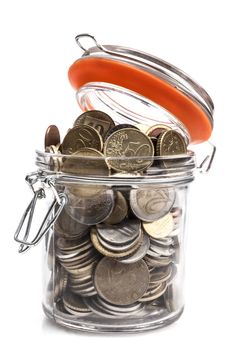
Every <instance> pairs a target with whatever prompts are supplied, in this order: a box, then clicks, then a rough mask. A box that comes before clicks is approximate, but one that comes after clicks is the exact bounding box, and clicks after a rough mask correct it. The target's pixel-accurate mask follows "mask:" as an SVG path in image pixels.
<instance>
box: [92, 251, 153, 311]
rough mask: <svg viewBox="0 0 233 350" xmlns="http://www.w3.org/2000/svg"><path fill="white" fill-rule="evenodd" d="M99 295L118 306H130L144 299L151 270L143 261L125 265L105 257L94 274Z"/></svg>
mask: <svg viewBox="0 0 233 350" xmlns="http://www.w3.org/2000/svg"><path fill="white" fill-rule="evenodd" d="M94 284H95V287H96V290H97V292H98V294H99V295H100V296H101V297H102V298H103V299H105V300H106V301H108V302H110V303H111V304H116V305H129V304H133V303H134V302H136V301H137V300H138V299H140V298H141V297H142V295H143V294H144V293H145V291H146V290H147V288H148V285H149V270H148V267H147V266H146V264H145V262H144V261H143V260H140V261H137V262H136V263H132V264H123V263H121V262H119V261H117V260H114V259H111V258H108V257H104V258H103V259H101V260H100V262H99V263H98V265H97V267H96V269H95V273H94Z"/></svg>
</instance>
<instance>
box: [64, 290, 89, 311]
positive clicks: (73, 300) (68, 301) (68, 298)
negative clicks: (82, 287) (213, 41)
mask: <svg viewBox="0 0 233 350" xmlns="http://www.w3.org/2000/svg"><path fill="white" fill-rule="evenodd" d="M63 304H64V307H65V309H66V310H67V311H68V312H69V313H71V314H73V315H75V316H84V315H88V314H90V312H91V310H90V309H89V308H88V307H87V306H86V304H85V303H84V301H83V298H81V297H80V296H77V295H75V294H73V293H71V292H67V293H65V294H64V295H63Z"/></svg>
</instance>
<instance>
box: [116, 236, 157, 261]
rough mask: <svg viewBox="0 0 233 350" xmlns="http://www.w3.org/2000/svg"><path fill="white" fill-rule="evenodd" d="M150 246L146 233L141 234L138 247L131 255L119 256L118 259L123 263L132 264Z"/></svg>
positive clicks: (144, 253)
mask: <svg viewBox="0 0 233 350" xmlns="http://www.w3.org/2000/svg"><path fill="white" fill-rule="evenodd" d="M149 246H150V239H149V237H148V236H147V235H145V234H144V235H143V240H142V243H141V245H140V246H139V248H138V249H137V250H136V251H135V252H134V253H133V254H131V255H129V256H126V257H124V258H119V259H118V260H119V261H121V262H122V263H124V264H132V263H135V262H136V261H139V260H141V259H142V258H143V257H144V256H145V255H146V253H147V251H148V249H149Z"/></svg>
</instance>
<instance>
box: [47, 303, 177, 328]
mask: <svg viewBox="0 0 233 350" xmlns="http://www.w3.org/2000/svg"><path fill="white" fill-rule="evenodd" d="M43 310H44V313H45V315H46V316H47V317H48V318H49V319H51V320H53V321H54V322H55V323H56V324H58V325H60V326H63V327H66V328H70V329H73V330H77V331H84V332H91V333H138V332H144V331H149V330H154V329H158V328H162V327H166V326H168V325H170V324H171V323H173V322H175V321H177V320H178V319H179V318H180V316H181V315H182V313H183V311H184V307H182V308H181V309H178V310H176V311H173V312H168V311H167V312H165V311H164V312H161V313H158V314H157V315H156V314H153V315H147V316H146V317H145V316H142V317H141V318H139V317H137V318H132V319H131V318H127V319H114V320H113V319H106V322H103V319H101V322H100V320H99V318H98V317H94V316H93V317H90V316H88V318H87V317H86V318H85V317H80V318H75V317H74V316H72V315H64V316H62V313H53V312H51V309H48V308H47V307H46V306H45V305H44V304H43Z"/></svg>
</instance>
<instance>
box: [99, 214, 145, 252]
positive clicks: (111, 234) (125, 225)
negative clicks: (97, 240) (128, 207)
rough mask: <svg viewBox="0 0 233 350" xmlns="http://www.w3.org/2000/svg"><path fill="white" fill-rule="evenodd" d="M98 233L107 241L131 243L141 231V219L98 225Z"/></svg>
mask: <svg viewBox="0 0 233 350" xmlns="http://www.w3.org/2000/svg"><path fill="white" fill-rule="evenodd" d="M96 228H97V232H98V234H99V235H100V236H101V237H102V238H103V239H104V240H105V241H107V242H109V243H114V244H116V245H120V246H121V245H124V244H129V243H130V242H132V241H133V240H134V239H136V238H137V237H138V236H139V234H140V231H141V223H140V221H139V220H124V221H123V222H121V223H120V224H118V225H114V226H112V225H107V224H99V225H97V227H96Z"/></svg>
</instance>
